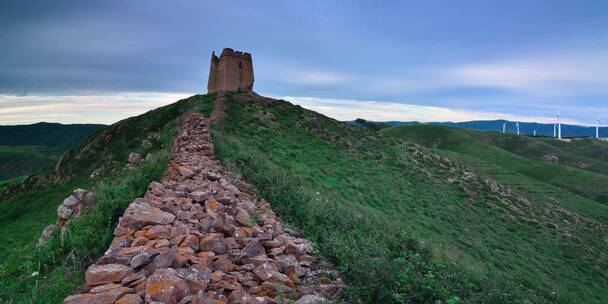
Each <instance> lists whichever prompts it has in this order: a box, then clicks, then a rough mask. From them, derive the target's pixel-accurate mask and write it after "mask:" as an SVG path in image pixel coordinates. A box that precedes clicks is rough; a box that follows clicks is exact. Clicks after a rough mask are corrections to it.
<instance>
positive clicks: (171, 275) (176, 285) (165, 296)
mask: <svg viewBox="0 0 608 304" xmlns="http://www.w3.org/2000/svg"><path fill="white" fill-rule="evenodd" d="M189 293H190V288H189V287H188V284H186V282H185V281H184V280H183V279H181V278H179V277H178V275H177V271H175V270H174V269H171V268H165V269H158V270H156V271H155V272H154V273H153V274H152V275H151V276H150V277H149V278H148V282H147V283H146V302H147V303H148V302H152V301H156V302H163V303H177V302H178V301H179V300H181V299H182V298H184V297H185V296H187V295H188V294H189Z"/></svg>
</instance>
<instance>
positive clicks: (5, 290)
mask: <svg viewBox="0 0 608 304" xmlns="http://www.w3.org/2000/svg"><path fill="white" fill-rule="evenodd" d="M213 100H214V96H213V95H210V96H201V95H197V96H193V97H191V98H188V99H184V100H181V101H179V102H177V103H174V104H172V105H169V106H166V107H162V108H159V109H156V110H153V111H150V112H148V113H145V114H143V115H140V116H137V117H133V118H129V119H126V120H124V121H121V122H119V123H117V124H115V125H112V126H110V127H108V128H106V129H103V130H101V131H98V132H97V133H96V134H94V135H92V136H91V137H89V138H88V139H86V140H85V141H84V142H83V143H82V144H80V145H79V146H78V147H77V148H75V149H73V150H71V151H69V152H68V153H67V156H66V157H65V158H64V159H63V160H62V161H61V163H60V164H59V169H58V170H54V169H51V170H49V171H48V172H47V175H46V176H45V177H44V178H43V179H42V180H44V181H46V182H47V183H33V182H31V181H30V180H26V181H25V182H24V183H23V184H22V186H24V187H25V190H24V191H12V192H10V193H11V194H9V195H5V196H4V197H0V243H1V244H2V246H0V286H1V288H0V302H9V303H58V302H61V301H62V300H63V298H64V297H65V296H67V295H69V294H72V293H74V292H75V289H76V287H77V286H79V285H80V284H82V282H83V273H84V271H85V270H86V268H87V267H88V265H89V264H90V263H92V262H93V261H94V260H95V259H97V258H98V257H99V256H101V255H102V254H103V253H104V251H105V250H106V249H107V247H108V246H109V244H110V241H111V239H112V232H113V230H114V228H115V226H116V223H117V221H118V218H119V216H121V215H122V214H123V212H124V209H125V208H126V207H127V206H128V204H129V203H130V202H131V201H132V200H133V199H134V198H136V197H139V196H141V195H143V194H144V193H145V191H146V189H147V186H148V184H149V183H150V182H151V181H152V180H158V179H160V177H161V175H162V173H163V172H164V171H165V169H166V164H167V161H168V157H169V149H170V147H171V143H172V141H173V138H174V136H175V134H177V131H178V129H179V126H180V123H181V121H180V118H181V117H182V115H183V114H185V113H186V112H188V111H191V110H194V111H201V112H203V113H206V114H207V115H209V113H210V112H211V108H212V102H213ZM130 152H138V153H141V154H142V155H146V154H148V153H152V154H154V155H155V158H154V159H153V160H152V161H149V162H144V163H142V164H141V165H139V166H137V167H135V168H130V167H128V166H126V160H127V156H128V154H129V153H130ZM98 168H104V170H102V171H101V172H102V173H101V175H100V176H98V177H96V178H94V179H91V178H89V175H90V174H91V173H92V172H93V171H95V170H96V169H98ZM53 181H57V182H53ZM75 188H85V189H89V190H93V191H95V192H96V193H98V199H97V202H96V204H95V206H94V207H93V208H92V209H91V210H90V211H89V212H87V213H86V215H84V216H82V217H80V218H79V219H77V220H73V221H72V222H70V230H69V232H68V234H66V235H65V236H64V237H63V239H61V238H60V237H59V236H58V235H57V234H56V235H54V236H53V238H52V239H51V240H50V241H49V242H48V243H47V244H46V245H45V246H44V247H42V248H41V249H36V248H34V244H35V242H36V240H37V239H38V237H39V236H40V233H41V232H42V229H43V228H44V227H45V226H46V225H48V224H52V223H54V222H55V221H56V219H57V218H56V208H57V206H58V205H59V204H60V203H61V202H62V200H63V199H64V198H65V197H67V196H68V195H70V194H71V192H72V191H73V190H74V189H75ZM34 273H36V274H37V275H32V274H34Z"/></svg>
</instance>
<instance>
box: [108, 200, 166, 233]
mask: <svg viewBox="0 0 608 304" xmlns="http://www.w3.org/2000/svg"><path fill="white" fill-rule="evenodd" d="M174 220H175V215H173V214H171V213H169V212H164V211H162V210H160V209H158V208H156V207H152V206H150V205H147V204H143V203H131V205H129V208H127V210H126V211H125V215H124V216H123V217H122V219H121V221H120V225H121V226H124V227H127V228H132V229H139V228H141V227H144V226H147V225H168V224H171V223H173V221H174Z"/></svg>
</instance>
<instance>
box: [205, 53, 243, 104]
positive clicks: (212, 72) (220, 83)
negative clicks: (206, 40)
mask: <svg viewBox="0 0 608 304" xmlns="http://www.w3.org/2000/svg"><path fill="white" fill-rule="evenodd" d="M238 90H245V91H253V61H252V60H251V54H249V53H245V52H239V51H235V50H233V49H229V48H225V49H224V50H223V51H222V54H221V55H220V57H218V56H216V55H215V52H213V53H212V54H211V66H210V69H209V81H208V82H207V91H208V92H209V93H213V92H219V91H238Z"/></svg>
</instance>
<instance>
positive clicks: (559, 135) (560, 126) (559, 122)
mask: <svg viewBox="0 0 608 304" xmlns="http://www.w3.org/2000/svg"><path fill="white" fill-rule="evenodd" d="M557 139H562V123H561V121H560V120H559V110H557Z"/></svg>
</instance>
